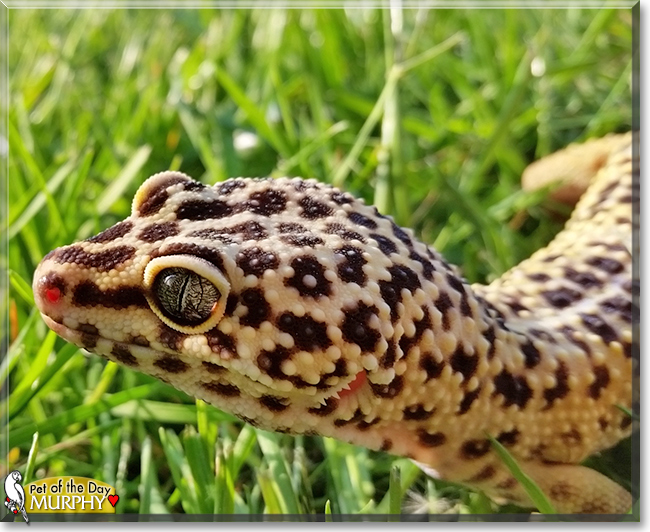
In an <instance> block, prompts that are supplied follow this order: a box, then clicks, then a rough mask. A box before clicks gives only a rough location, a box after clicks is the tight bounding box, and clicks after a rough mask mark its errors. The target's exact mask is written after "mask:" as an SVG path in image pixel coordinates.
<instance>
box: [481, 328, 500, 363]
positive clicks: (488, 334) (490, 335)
mask: <svg viewBox="0 0 650 532" xmlns="http://www.w3.org/2000/svg"><path fill="white" fill-rule="evenodd" d="M483 338H485V339H486V340H487V341H488V343H489V344H490V347H489V348H488V352H487V358H488V360H491V359H492V358H493V357H494V353H495V352H496V350H497V344H496V342H495V338H496V332H495V330H494V327H493V326H492V325H490V326H489V327H488V329H487V330H486V331H485V332H484V333H483Z"/></svg>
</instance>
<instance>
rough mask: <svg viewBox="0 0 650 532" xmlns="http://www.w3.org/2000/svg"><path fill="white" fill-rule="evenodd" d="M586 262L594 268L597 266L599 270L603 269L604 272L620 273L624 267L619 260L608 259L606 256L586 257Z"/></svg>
mask: <svg viewBox="0 0 650 532" xmlns="http://www.w3.org/2000/svg"><path fill="white" fill-rule="evenodd" d="M587 264H589V265H590V266H593V267H594V268H598V269H599V270H603V271H604V272H607V273H612V274H614V273H620V272H622V271H623V269H624V266H623V265H622V264H621V263H620V262H618V261H617V260H614V259H608V258H606V257H590V258H589V259H587Z"/></svg>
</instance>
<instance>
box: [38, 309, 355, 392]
mask: <svg viewBox="0 0 650 532" xmlns="http://www.w3.org/2000/svg"><path fill="white" fill-rule="evenodd" d="M41 316H42V318H43V321H45V324H46V325H47V326H48V327H49V328H50V329H52V330H53V331H54V332H55V333H56V334H58V335H59V336H60V337H61V338H63V339H65V340H67V341H68V342H71V343H73V344H75V345H77V346H78V347H81V348H83V349H87V350H88V351H92V352H97V351H95V350H94V349H93V348H90V347H88V346H87V345H86V344H87V343H88V339H92V340H95V339H96V340H99V339H101V340H105V341H108V342H111V344H113V345H115V346H121V347H124V348H125V349H132V350H136V349H137V353H138V354H139V355H145V356H147V355H148V356H151V355H158V356H164V355H170V354H172V355H173V352H165V351H159V350H157V349H153V348H151V347H145V346H140V345H132V344H129V343H126V342H120V341H118V340H112V339H110V338H104V337H102V336H99V335H92V334H90V333H87V332H84V331H83V330H80V329H73V328H71V327H67V326H66V325H63V324H62V323H60V322H58V321H56V320H54V319H53V318H51V317H50V316H48V315H47V314H43V313H41ZM205 362H210V361H208V360H206V361H205ZM213 363H214V362H213ZM217 365H218V366H219V367H221V368H223V369H224V370H226V371H232V372H233V373H236V374H237V375H238V376H239V377H241V378H245V379H246V380H247V381H250V383H254V384H255V385H257V386H261V387H263V388H264V389H266V390H267V391H268V393H273V394H276V395H277V393H278V392H277V390H274V389H273V388H271V387H269V386H268V385H266V384H264V383H263V382H261V381H260V380H257V379H254V378H251V377H250V376H249V375H246V374H244V373H242V372H239V371H235V370H232V369H230V368H227V367H226V366H222V365H221V364H217ZM134 369H137V368H134ZM228 381H230V379H228ZM366 381H367V375H366V372H365V371H361V372H359V373H358V374H357V375H355V376H354V378H353V379H352V380H351V381H350V382H348V383H347V384H345V385H343V387H341V388H340V389H338V390H337V391H334V390H332V389H329V390H327V391H326V392H325V395H324V397H323V398H324V399H326V398H329V397H334V398H337V399H339V400H342V401H345V400H348V399H349V398H351V397H352V396H354V395H355V394H356V393H357V392H358V391H359V390H360V388H361V387H362V386H363V385H364V384H365V383H366ZM336 388H339V386H336Z"/></svg>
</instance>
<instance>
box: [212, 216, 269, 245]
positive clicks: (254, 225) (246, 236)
mask: <svg viewBox="0 0 650 532" xmlns="http://www.w3.org/2000/svg"><path fill="white" fill-rule="evenodd" d="M221 231H222V232H224V233H227V234H229V235H239V236H241V238H242V239H243V240H262V239H264V238H266V237H267V236H268V233H267V231H266V229H265V228H264V226H263V225H262V224H260V223H259V222H256V221H255V220H248V221H246V222H243V223H240V224H237V225H233V226H232V227H227V228H224V229H222V230H221Z"/></svg>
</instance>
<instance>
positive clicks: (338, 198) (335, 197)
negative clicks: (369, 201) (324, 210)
mask: <svg viewBox="0 0 650 532" xmlns="http://www.w3.org/2000/svg"><path fill="white" fill-rule="evenodd" d="M330 198H332V201H333V202H334V203H336V204H337V205H343V204H344V203H352V202H353V201H354V198H353V197H352V196H350V195H349V194H346V193H345V192H340V191H338V190H335V191H334V192H332V193H331V194H330Z"/></svg>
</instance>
